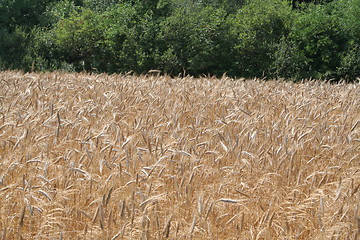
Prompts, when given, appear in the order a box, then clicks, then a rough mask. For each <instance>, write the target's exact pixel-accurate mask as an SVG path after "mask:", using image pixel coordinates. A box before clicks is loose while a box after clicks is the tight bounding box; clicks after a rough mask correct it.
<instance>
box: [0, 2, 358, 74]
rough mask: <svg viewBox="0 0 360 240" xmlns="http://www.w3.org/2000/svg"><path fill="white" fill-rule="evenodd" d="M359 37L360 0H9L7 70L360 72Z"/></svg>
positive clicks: (0, 8) (2, 21) (1, 53)
mask: <svg viewBox="0 0 360 240" xmlns="http://www.w3.org/2000/svg"><path fill="white" fill-rule="evenodd" d="M307 2H311V3H307ZM359 39H360V1H359V0H338V1H331V0H312V1H302V0H293V1H290V0H201V1H200V0H195V1H194V0H156V1H150V0H142V1H140V0H111V1H104V0H61V1H44V0H36V1H29V0H12V1H10V0H3V1H1V5H0V69H19V68H21V69H24V70H26V71H30V70H37V71H46V70H55V69H63V70H67V71H84V70H85V71H97V72H109V73H114V72H127V71H135V72H137V73H144V72H147V71H149V70H150V69H160V70H162V71H163V72H166V73H169V74H174V75H177V74H179V73H186V74H191V75H202V74H210V75H222V74H223V73H224V72H227V74H228V75H230V76H237V77H262V76H269V77H285V78H291V79H302V78H310V77H313V78H315V77H316V78H318V77H320V78H337V79H339V78H347V79H349V80H354V79H356V77H359V76H360V60H359V57H358V56H359V55H360V46H359V41H360V40H359Z"/></svg>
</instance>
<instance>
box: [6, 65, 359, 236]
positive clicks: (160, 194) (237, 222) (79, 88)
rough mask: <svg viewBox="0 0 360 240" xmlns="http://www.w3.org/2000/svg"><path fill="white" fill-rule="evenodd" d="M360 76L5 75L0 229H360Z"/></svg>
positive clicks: (17, 232) (159, 232) (335, 232)
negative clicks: (344, 79) (352, 79)
mask: <svg viewBox="0 0 360 240" xmlns="http://www.w3.org/2000/svg"><path fill="white" fill-rule="evenodd" d="M359 187H360V84H359V83H353V84H329V83H324V82H319V81H308V82H304V83H292V82H284V81H262V80H256V79H255V80H241V79H240V80H232V79H229V78H226V77H223V78H222V79H215V78H197V79H196V78H191V77H187V78H170V77H166V76H163V77H161V76H126V75H105V74H101V75H87V74H81V73H74V74H69V73H68V74H66V73H61V72H54V73H43V74H35V73H28V74H24V73H21V72H10V71H8V72H1V73H0V239H104V240H105V239H110V240H114V239H358V238H359V236H360V233H359V231H360V229H359V228H360V209H359V207H360V189H359Z"/></svg>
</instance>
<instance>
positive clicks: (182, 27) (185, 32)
mask: <svg viewBox="0 0 360 240" xmlns="http://www.w3.org/2000/svg"><path fill="white" fill-rule="evenodd" d="M228 30H229V25H228V23H227V21H226V12H225V11H224V10H223V9H215V8H213V7H203V8H201V7H199V6H197V5H193V6H192V7H191V8H190V7H185V8H178V9H177V10H175V12H174V13H173V14H172V15H171V16H170V17H168V18H166V20H165V21H163V22H162V23H161V30H160V34H159V39H160V40H161V42H162V44H161V46H162V48H161V53H162V55H161V56H160V57H159V59H157V61H158V62H159V65H160V66H161V68H162V69H164V70H165V71H167V72H170V73H173V74H178V73H181V72H183V71H186V72H188V73H189V74H193V75H199V74H202V73H203V74H222V73H223V72H225V71H229V70H231V69H232V66H231V55H232V52H231V51H232V50H231V46H232V45H231V43H232V41H231V40H230V39H229V35H228Z"/></svg>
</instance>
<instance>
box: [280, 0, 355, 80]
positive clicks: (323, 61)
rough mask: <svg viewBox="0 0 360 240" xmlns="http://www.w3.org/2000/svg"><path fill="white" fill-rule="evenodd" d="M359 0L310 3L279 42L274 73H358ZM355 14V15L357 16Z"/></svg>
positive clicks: (333, 75)
mask: <svg viewBox="0 0 360 240" xmlns="http://www.w3.org/2000/svg"><path fill="white" fill-rule="evenodd" d="M359 4H360V2H359V1H352V0H350V1H346V0H344V1H339V2H336V3H335V2H334V3H328V4H323V5H312V6H310V7H309V8H308V9H307V10H306V11H305V12H303V13H302V14H301V15H300V16H299V17H298V18H297V19H296V21H295V22H294V25H293V28H292V30H291V32H290V34H289V36H288V37H287V39H286V41H285V40H284V41H282V42H281V44H279V45H278V51H277V53H276V56H277V58H276V60H275V61H274V66H275V68H276V70H275V71H276V73H277V74H278V75H281V76H285V77H295V78H310V77H314V78H339V77H346V76H349V77H350V76H351V77H354V76H355V75H357V76H358V75H359V72H358V70H357V72H356V71H354V70H353V69H359V61H358V60H357V59H356V57H355V56H356V54H357V53H358V52H359V50H358V44H359V40H358V39H359V30H360V28H359V20H360V18H359V14H358V11H356V9H357V10H359ZM356 15H357V16H356Z"/></svg>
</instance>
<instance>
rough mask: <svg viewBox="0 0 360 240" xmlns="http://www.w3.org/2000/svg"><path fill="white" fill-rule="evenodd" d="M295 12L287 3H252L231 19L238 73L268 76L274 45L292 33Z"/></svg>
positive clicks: (270, 0) (273, 0)
mask: <svg viewBox="0 0 360 240" xmlns="http://www.w3.org/2000/svg"><path fill="white" fill-rule="evenodd" d="M293 17H294V13H293V12H292V9H291V6H290V4H289V2H288V1H284V0H251V1H249V3H248V4H246V5H245V6H244V7H243V8H241V9H240V10H239V11H238V12H237V13H236V15H234V16H233V18H232V19H231V22H232V24H231V25H232V27H231V35H232V36H233V38H234V39H236V40H235V53H236V54H235V62H236V66H237V69H238V71H237V72H238V74H239V75H240V76H245V77H255V76H257V77H261V76H262V75H269V74H270V73H271V72H270V68H271V64H272V62H273V59H274V54H275V50H276V48H275V46H276V44H277V43H279V42H280V40H281V38H282V37H283V36H286V35H287V34H288V32H289V31H290V28H291V25H292V22H293Z"/></svg>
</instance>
